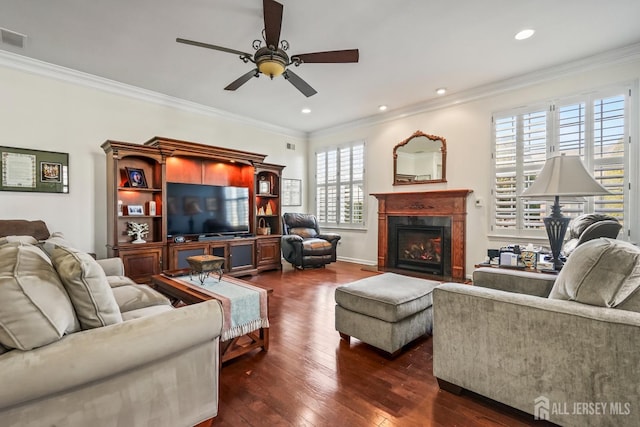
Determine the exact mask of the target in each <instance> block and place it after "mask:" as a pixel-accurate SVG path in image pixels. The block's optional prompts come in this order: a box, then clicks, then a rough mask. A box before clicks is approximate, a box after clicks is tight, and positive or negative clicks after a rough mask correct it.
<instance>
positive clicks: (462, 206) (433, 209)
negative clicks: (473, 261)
mask: <svg viewBox="0 0 640 427" xmlns="http://www.w3.org/2000/svg"><path fill="white" fill-rule="evenodd" d="M472 192H473V190H468V189H460V190H438V191H420V192H397V193H372V194H371V195H372V196H374V197H375V198H376V199H378V269H379V270H382V271H384V270H389V269H392V268H394V266H393V265H392V261H391V260H390V257H389V254H388V246H389V245H388V243H389V222H390V221H389V219H390V217H398V216H400V217H449V218H450V221H451V277H450V278H449V277H443V279H444V280H448V279H450V280H454V281H459V282H463V281H464V280H465V262H466V229H467V196H468V195H469V194H470V193H472ZM392 222H393V221H392Z"/></svg>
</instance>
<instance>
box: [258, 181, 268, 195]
mask: <svg viewBox="0 0 640 427" xmlns="http://www.w3.org/2000/svg"><path fill="white" fill-rule="evenodd" d="M258 194H271V183H270V182H269V181H258Z"/></svg>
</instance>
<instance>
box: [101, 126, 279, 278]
mask: <svg viewBox="0 0 640 427" xmlns="http://www.w3.org/2000/svg"><path fill="white" fill-rule="evenodd" d="M102 148H103V150H104V151H105V154H106V155H107V158H106V159H107V235H108V241H107V247H108V248H109V252H108V255H109V256H119V257H121V258H122V259H123V262H125V266H126V268H125V271H126V274H127V275H128V276H129V277H131V278H132V279H134V280H140V281H148V280H149V278H150V277H151V275H154V274H159V273H160V272H161V271H162V270H166V269H167V267H170V266H173V267H175V266H177V265H178V264H180V262H181V257H183V256H186V255H188V254H189V253H190V251H196V252H197V251H199V252H200V253H201V254H209V255H218V254H217V252H220V251H222V252H224V253H223V255H224V256H225V257H227V263H226V266H225V272H226V273H227V274H235V275H241V274H246V273H249V274H255V272H257V271H262V270H269V269H279V268H282V264H281V261H280V258H281V257H280V238H279V237H277V236H279V235H280V233H281V232H282V224H281V221H280V220H279V215H278V213H279V212H280V211H281V209H280V208H281V207H280V196H279V194H280V193H281V188H280V180H281V179H280V178H281V175H282V169H283V168H284V166H281V165H274V164H270V163H264V158H265V157H266V156H264V155H262V154H256V153H249V152H244V151H238V150H232V149H227V148H222V147H213V146H210V145H204V144H197V143H192V142H187V141H179V140H174V139H169V138H161V137H154V138H152V139H151V140H149V141H147V142H145V143H144V144H135V143H128V142H119V141H106V142H105V143H104V144H102ZM128 169H129V170H130V169H140V170H142V171H143V173H144V176H145V181H146V183H147V185H148V186H149V187H148V188H142V187H129V186H127V183H128V176H127V172H126V171H127V170H128ZM263 181H266V182H268V183H269V187H268V189H266V188H264V184H263V186H262V191H264V192H267V191H268V192H269V193H268V194H259V193H258V192H259V190H260V184H259V182H263ZM167 182H181V183H185V184H205V185H217V186H235V187H244V188H248V189H249V195H250V200H249V212H251V214H250V229H249V232H250V233H255V232H256V228H257V227H258V221H261V222H262V223H265V222H266V226H267V227H269V228H270V229H271V233H273V234H272V235H271V236H264V238H261V239H260V240H259V242H260V243H259V244H257V243H256V242H257V241H256V239H255V238H252V239H249V238H247V239H234V238H233V237H231V236H230V237H229V238H228V239H222V240H217V239H216V240H211V241H207V242H193V243H190V244H189V245H192V246H180V245H177V244H175V243H173V242H171V241H170V239H168V236H167V233H168V225H169V224H168V221H169V218H168V209H169V205H168V203H167V195H166V194H165V192H164V190H165V188H166V185H167ZM151 203H155V206H156V211H155V213H156V214H157V215H127V213H128V212H129V211H128V207H131V206H135V207H142V209H143V210H142V211H140V212H143V213H146V214H148V213H149V212H150V211H149V207H150V204H151ZM267 207H269V208H270V209H269V212H273V214H271V215H260V216H258V215H256V213H257V212H258V210H259V209H260V208H262V209H266V208H267ZM138 211H139V210H138ZM138 211H136V212H138ZM263 212H266V211H264V210H263ZM119 213H122V214H123V215H119ZM127 222H137V223H142V224H146V225H147V226H148V227H149V233H148V235H147V238H148V239H149V240H148V242H147V243H140V244H134V243H130V242H129V240H130V239H129V237H128V236H127ZM261 237H262V236H261ZM181 245H184V244H181Z"/></svg>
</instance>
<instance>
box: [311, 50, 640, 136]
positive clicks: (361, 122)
mask: <svg viewBox="0 0 640 427" xmlns="http://www.w3.org/2000/svg"><path fill="white" fill-rule="evenodd" d="M637 60H640V43H634V44H631V45H627V46H624V47H621V48H618V49H613V50H609V51H606V52H602V53H599V54H595V55H591V56H587V57H584V58H581V59H578V60H575V61H571V62H567V63H564V64H559V65H555V66H552V67H547V68H543V69H539V70H536V71H532V72H530V73H526V74H522V75H519V76H514V77H511V78H508V79H504V80H500V81H497V82H493V83H488V84H486V85H482V86H477V87H475V88H471V89H468V90H465V91H460V92H456V93H452V94H450V95H447V96H444V97H439V98H435V99H430V100H428V101H424V102H420V103H417V104H413V105H409V106H406V107H402V108H398V109H395V110H391V111H389V112H387V113H385V114H384V116H381V115H380V114H376V115H371V116H367V117H363V118H361V119H357V120H353V121H349V122H345V123H341V124H338V125H335V126H331V127H327V128H324V129H320V130H317V131H313V132H309V135H308V136H309V139H312V138H317V137H324V136H328V135H331V134H334V133H337V132H342V131H346V130H349V129H353V128H357V127H363V126H371V125H377V124H382V123H387V122H391V121H394V120H398V119H402V118H405V117H410V116H413V115H416V114H421V113H425V112H429V111H434V110H439V109H442V108H446V107H451V106H454V105H459V104H464V103H467V102H472V101H477V100H480V99H483V98H488V97H491V96H496V95H500V94H503V93H505V92H509V91H512V90H516V89H521V88H525V87H527V86H532V85H534V84H539V83H543V82H547V81H551V80H556V79H558V78H562V77H567V76H571V75H575V74H578V73H583V72H585V71H590V70H596V69H599V68H604V67H608V66H612V65H616V64H623V63H627V62H632V61H637Z"/></svg>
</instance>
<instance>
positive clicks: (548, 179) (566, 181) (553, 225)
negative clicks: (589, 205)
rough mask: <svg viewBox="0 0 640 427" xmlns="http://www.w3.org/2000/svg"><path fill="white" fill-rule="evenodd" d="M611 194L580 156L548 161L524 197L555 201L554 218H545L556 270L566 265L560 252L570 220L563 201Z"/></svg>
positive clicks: (524, 193)
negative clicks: (564, 209)
mask: <svg viewBox="0 0 640 427" xmlns="http://www.w3.org/2000/svg"><path fill="white" fill-rule="evenodd" d="M606 194H611V193H610V192H609V190H607V189H606V188H604V187H603V186H602V185H600V183H599V182H598V181H596V180H595V179H594V178H593V176H591V174H590V173H589V172H588V171H587V169H586V168H585V167H584V164H583V163H582V160H580V156H567V155H565V154H562V155H560V156H556V157H551V158H549V159H547V161H546V163H545V164H544V167H543V168H542V170H541V171H540V173H539V174H538V176H537V177H536V180H535V181H534V182H533V184H531V186H530V187H529V188H527V189H526V190H524V192H523V193H522V194H521V196H520V197H522V198H526V199H550V198H553V199H554V203H553V207H552V208H551V215H549V216H547V217H545V218H543V222H544V226H545V228H546V229H547V236H548V237H549V244H550V245H551V254H552V255H553V269H554V270H555V271H560V270H561V269H562V265H563V264H564V263H563V262H562V260H561V259H560V251H561V249H562V243H563V242H564V235H565V233H566V232H567V226H568V225H569V221H570V218H568V217H565V216H564V215H562V211H561V209H560V197H563V198H566V197H570V198H571V197H573V198H575V197H583V196H600V195H606Z"/></svg>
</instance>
